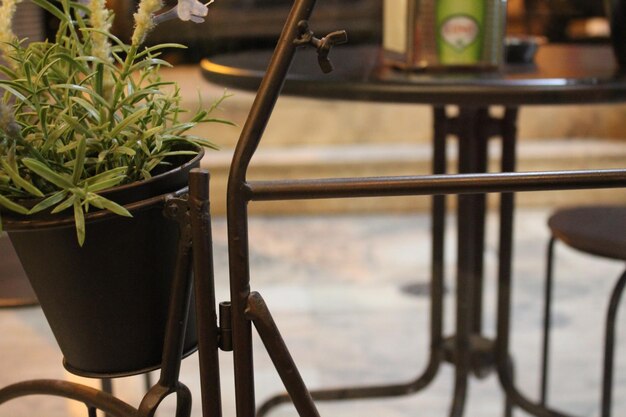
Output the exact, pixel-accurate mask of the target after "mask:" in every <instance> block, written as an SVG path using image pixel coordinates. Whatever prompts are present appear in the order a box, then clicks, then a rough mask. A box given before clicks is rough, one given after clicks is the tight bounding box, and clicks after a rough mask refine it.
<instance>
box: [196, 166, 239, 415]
mask: <svg viewBox="0 0 626 417" xmlns="http://www.w3.org/2000/svg"><path fill="white" fill-rule="evenodd" d="M209 181H210V176H209V172H208V171H207V170H204V169H193V170H191V172H190V173H189V198H188V204H189V216H190V223H191V236H192V242H193V245H192V247H193V271H194V274H193V275H194V278H193V282H194V291H195V294H196V297H195V301H196V305H195V308H196V328H197V333H198V360H199V366H200V394H201V403H202V416H203V417H221V416H222V398H221V388H220V366H219V354H218V348H219V346H218V335H219V331H218V327H217V312H216V307H215V305H216V302H215V278H214V273H213V243H212V230H211V214H210V203H209ZM229 324H230V323H229Z"/></svg>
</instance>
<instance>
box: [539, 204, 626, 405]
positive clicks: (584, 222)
mask: <svg viewBox="0 0 626 417" xmlns="http://www.w3.org/2000/svg"><path fill="white" fill-rule="evenodd" d="M548 227H549V228H550V231H551V233H552V237H551V238H550V242H549V244H548V264H547V271H546V287H545V310H544V322H543V351H542V368H541V403H542V404H544V405H545V403H546V394H547V382H548V372H547V370H548V349H549V343H550V339H549V330H550V305H551V300H552V279H553V278H552V276H553V274H552V272H553V254H554V243H555V241H556V240H560V241H561V242H563V243H565V244H566V245H568V246H570V247H572V248H574V249H577V250H579V251H582V252H586V253H589V254H592V255H596V256H602V257H604V258H610V259H617V260H625V261H626V207H618V206H589V207H575V208H568V209H562V210H559V211H557V212H556V213H554V214H553V215H552V216H551V217H550V219H549V220H548ZM624 287H626V271H624V272H623V273H622V275H621V276H620V278H619V279H618V281H617V283H616V284H615V287H614V288H613V292H612V293H611V299H610V302H609V307H608V311H607V316H606V323H605V326H606V329H605V339H604V365H603V375H602V398H601V411H602V412H601V416H602V417H609V416H610V415H611V391H612V385H613V351H614V344H615V320H616V315H617V308H618V305H619V301H620V298H621V295H622V292H623V290H624Z"/></svg>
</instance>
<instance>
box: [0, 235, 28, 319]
mask: <svg viewBox="0 0 626 417" xmlns="http://www.w3.org/2000/svg"><path fill="white" fill-rule="evenodd" d="M36 304H37V297H35V294H34V293H33V289H32V288H31V286H30V283H29V282H28V278H26V274H25V273H24V269H22V264H21V263H20V260H19V259H18V258H17V254H16V253H15V250H14V249H13V245H11V241H10V240H9V237H8V236H7V235H0V307H22V306H31V305H36Z"/></svg>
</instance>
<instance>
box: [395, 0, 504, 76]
mask: <svg viewBox="0 0 626 417" xmlns="http://www.w3.org/2000/svg"><path fill="white" fill-rule="evenodd" d="M383 4H384V7H383V47H384V50H385V57H386V58H387V59H388V60H389V61H390V62H391V63H392V64H394V65H396V66H399V67H402V68H405V69H428V68H444V69H445V68H452V69H459V67H463V68H471V69H495V68H498V67H499V66H500V65H501V64H502V62H503V59H504V35H505V22H506V0H384V3H383Z"/></svg>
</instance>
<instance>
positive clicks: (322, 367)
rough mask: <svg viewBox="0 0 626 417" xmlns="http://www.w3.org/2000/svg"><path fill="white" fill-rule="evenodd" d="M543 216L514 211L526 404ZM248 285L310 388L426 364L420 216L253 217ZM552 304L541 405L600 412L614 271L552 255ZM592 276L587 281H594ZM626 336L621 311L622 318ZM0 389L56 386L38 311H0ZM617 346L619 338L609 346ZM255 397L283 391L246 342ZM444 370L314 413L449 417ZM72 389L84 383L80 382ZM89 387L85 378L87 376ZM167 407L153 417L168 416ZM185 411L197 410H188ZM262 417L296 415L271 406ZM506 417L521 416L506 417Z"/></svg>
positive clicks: (59, 404)
mask: <svg viewBox="0 0 626 417" xmlns="http://www.w3.org/2000/svg"><path fill="white" fill-rule="evenodd" d="M547 214H548V210H545V209H538V210H528V209H524V210H520V211H519V212H518V215H517V220H516V221H517V224H516V230H517V236H516V249H515V265H514V273H515V276H514V283H515V286H514V305H513V318H512V322H513V325H514V328H513V335H512V347H513V351H512V353H513V356H514V357H515V360H516V365H517V382H518V384H519V386H520V387H522V390H523V391H524V392H525V393H527V395H528V396H530V397H531V398H536V396H537V391H538V389H537V381H538V376H537V373H538V367H539V364H538V352H539V342H540V340H539V328H540V322H541V314H540V312H541V302H540V294H541V289H542V276H543V272H542V271H543V269H544V264H545V257H544V249H545V243H546V238H547V231H546V227H545V220H546V217H547ZM214 220H215V221H214V245H215V260H216V274H217V287H218V288H217V292H218V299H219V300H226V299H228V295H227V294H228V290H227V280H228V276H227V268H226V265H227V263H226V262H227V261H226V252H227V251H226V225H225V221H224V219H223V218H216V219H214ZM488 226H489V227H488V245H487V248H486V272H487V276H488V285H487V286H486V292H485V305H486V311H485V323H486V326H485V327H486V329H487V333H488V334H490V335H492V334H493V322H494V313H493V307H494V304H495V285H494V280H493V277H494V274H495V270H496V256H497V247H496V236H497V224H496V222H495V218H493V217H490V218H489V224H488ZM250 233H251V247H250V250H251V256H252V279H253V288H254V289H255V290H258V291H260V292H261V293H262V294H263V295H264V296H265V298H266V300H267V302H268V304H269V306H270V308H271V310H272V312H273V314H274V315H275V319H276V321H277V323H278V325H279V327H280V328H281V330H282V332H283V335H284V337H285V339H286V341H287V343H288V345H289V346H290V348H291V349H292V354H293V356H294V358H295V360H296V362H297V363H298V364H299V366H300V370H301V372H302V374H303V376H304V378H305V380H306V382H307V384H308V385H309V386H310V387H327V386H340V385H343V384H370V383H386V382H399V381H402V382H404V381H407V380H410V379H411V378H413V377H414V376H416V375H417V374H418V373H419V372H420V371H421V370H422V369H423V367H424V364H425V360H426V349H427V345H428V333H427V328H426V324H427V320H428V302H427V297H426V296H425V295H422V296H419V295H418V296H415V295H408V294H407V293H406V292H404V291H403V290H402V288H403V287H405V286H407V285H411V284H416V283H426V282H427V280H428V265H429V261H428V259H429V243H428V235H429V227H428V218H427V216H425V215H400V214H394V215H390V216H385V215H362V216H339V215H337V216H328V217H326V216H324V217H273V218H272V217H254V218H252V219H251V221H250ZM454 247H455V243H454V236H453V228H452V227H451V228H450V231H449V239H448V248H447V249H448V253H449V254H450V256H449V258H448V259H447V265H448V266H449V268H448V272H449V274H448V279H447V296H446V320H445V321H446V333H448V334H449V333H452V331H453V324H454V316H453V308H454V300H453V294H454V280H453V279H452V278H453V277H452V272H453V271H452V270H453V265H454V259H453V252H454V250H453V249H454ZM557 251H558V253H557V276H556V290H555V291H556V301H555V305H554V345H553V348H554V349H553V358H554V361H553V368H552V369H553V379H552V390H551V393H550V402H551V404H553V405H554V406H557V407H559V408H560V409H562V410H564V411H568V412H571V413H573V414H575V415H580V416H597V415H598V407H597V403H598V398H599V379H600V368H599V365H600V361H601V349H600V346H601V343H600V340H601V337H602V333H603V330H602V325H601V323H602V320H603V315H604V309H605V305H606V302H607V298H608V294H609V292H610V289H611V286H612V283H613V282H614V281H615V278H616V277H617V275H618V274H619V273H620V272H621V270H622V268H623V267H624V265H623V264H621V263H619V262H611V261H607V260H602V259H598V258H592V257H589V256H586V255H582V254H579V253H575V252H574V251H572V250H570V249H567V248H564V247H563V246H560V247H559V248H558V249H557ZM596 278H597V279H596ZM620 316H621V317H620V319H621V322H620V323H621V324H620V326H619V327H620V329H621V330H622V331H621V332H620V334H619V336H620V337H621V339H622V340H623V336H624V332H623V329H624V325H623V323H624V320H626V309H622V311H621V313H620ZM0 334H1V335H2V336H1V337H0V386H4V385H6V384H9V383H12V382H16V381H20V380H24V379H30V378H65V379H71V380H79V379H78V378H76V377H73V376H70V375H69V374H67V373H66V372H65V371H64V370H63V368H62V366H61V354H60V352H59V351H58V348H57V346H56V344H55V341H54V339H53V337H52V335H51V334H50V331H49V330H48V328H47V325H46V322H45V319H44V317H43V315H42V313H41V311H40V310H39V309H38V308H23V309H7V310H2V311H0ZM618 342H619V340H618ZM255 353H256V354H255V366H256V372H257V373H256V375H257V380H256V386H257V395H258V399H259V400H262V399H264V398H267V397H268V396H269V395H270V394H272V393H275V392H277V391H280V390H281V384H280V381H279V379H278V377H277V376H276V374H275V372H274V370H273V368H272V365H271V363H270V361H269V358H268V357H267V355H266V353H265V351H264V348H263V346H262V344H261V343H260V342H259V341H258V339H257V340H256V343H255ZM221 357H222V364H221V366H222V383H223V387H222V390H223V397H224V415H225V416H226V417H230V416H234V406H233V401H232V392H233V379H232V361H231V359H232V357H231V354H229V353H223V354H222V355H221ZM616 357H617V371H616V379H615V383H616V391H615V396H614V398H615V400H614V415H615V416H623V415H626V363H625V361H624V358H626V344H624V343H621V344H620V346H619V348H618V350H617V352H616ZM196 361H197V360H196V357H195V355H194V356H192V357H190V358H189V359H187V360H185V361H184V363H183V371H182V380H183V382H184V383H185V384H187V385H188V386H189V387H190V388H191V389H192V391H193V392H194V396H195V398H197V397H198V390H199V389H198V385H199V382H198V373H197V370H196V366H197V362H196ZM452 380H453V369H452V367H451V366H449V365H444V366H443V367H442V369H441V372H440V375H439V376H438V378H437V379H436V380H435V382H434V383H433V384H432V386H430V387H429V388H428V389H427V390H425V391H424V392H422V393H420V394H418V395H413V396H410V397H406V398H400V399H386V400H368V401H358V402H345V403H326V404H323V405H320V410H321V414H322V415H323V416H334V417H348V416H359V417H361V416H363V417H366V416H372V417H379V416H387V417H405V416H406V417H408V416H416V415H420V416H428V417H436V416H446V415H447V408H448V405H449V403H450V399H451V395H452V385H451V383H452ZM81 381H82V380H81ZM87 382H90V383H91V384H94V383H95V381H87ZM114 389H115V391H116V393H117V394H118V395H119V396H120V397H122V398H124V399H126V400H128V401H129V402H131V403H132V404H137V403H138V401H139V399H140V397H141V395H142V392H141V380H140V379H138V378H126V379H121V380H117V381H115V385H114ZM469 395H470V397H469V401H468V406H467V413H466V415H468V416H481V417H489V416H499V415H501V410H502V398H501V394H500V391H499V390H498V385H497V379H496V378H495V376H493V375H491V376H489V377H488V378H487V379H485V380H472V382H471V385H470V391H469ZM173 407H174V404H173V401H172V402H170V401H166V403H165V404H163V407H162V410H161V411H160V412H159V415H160V416H161V417H165V416H172V415H173ZM193 415H194V416H200V411H199V409H198V404H197V403H196V404H195V405H194V413H193ZM270 415H271V416H272V417H287V416H295V415H296V414H295V412H294V411H293V410H292V409H291V408H290V407H287V406H285V407H281V408H278V409H276V411H275V412H273V413H271V414H270ZM515 415H516V416H522V415H525V413H523V412H521V411H517V412H516V414H515ZM31 416H46V417H61V416H71V417H74V416H86V411H85V409H84V407H83V406H82V405H73V406H72V405H70V403H69V402H67V401H65V400H59V399H50V398H47V397H31V398H28V399H25V400H15V401H11V402H9V403H7V404H5V405H3V406H0V417H31Z"/></svg>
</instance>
